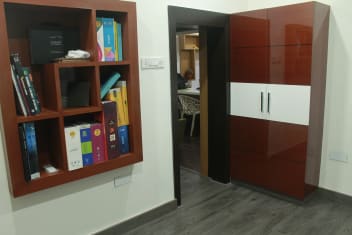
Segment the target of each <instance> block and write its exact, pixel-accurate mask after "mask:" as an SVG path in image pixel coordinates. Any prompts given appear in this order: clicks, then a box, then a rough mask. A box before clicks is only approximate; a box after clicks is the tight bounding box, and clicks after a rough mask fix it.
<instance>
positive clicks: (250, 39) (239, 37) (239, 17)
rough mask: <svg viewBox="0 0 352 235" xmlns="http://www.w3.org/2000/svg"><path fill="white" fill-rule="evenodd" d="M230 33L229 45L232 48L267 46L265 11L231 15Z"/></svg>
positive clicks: (267, 30)
mask: <svg viewBox="0 0 352 235" xmlns="http://www.w3.org/2000/svg"><path fill="white" fill-rule="evenodd" d="M230 32H231V34H230V41H231V45H232V46H234V47H253V46H267V45H268V44H269V21H268V19H267V10H256V11H248V12H243V13H238V14H235V15H232V16H231V17H230Z"/></svg>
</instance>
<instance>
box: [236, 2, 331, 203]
mask: <svg viewBox="0 0 352 235" xmlns="http://www.w3.org/2000/svg"><path fill="white" fill-rule="evenodd" d="M328 26H329V6H326V5H324V4H321V3H318V2H308V3H302V4H295V5H290V6H283V7H276V8H269V9H264V10H255V11H250V12H244V13H239V14H234V15H232V16H231V18H230V31H231V39H230V40H231V83H230V96H231V98H230V100H231V107H230V114H231V116H230V126H231V128H230V155H231V156H230V157H231V178H232V180H236V181H242V182H245V183H249V184H252V185H255V186H259V187H263V188H265V189H269V190H272V191H274V192H278V193H283V194H285V195H288V196H291V197H294V198H297V199H304V198H305V196H306V195H307V194H309V193H310V192H311V191H312V190H314V188H315V187H316V186H318V183H319V171H320V157H321V147H322V135H323V120H324V96H325V78H326V61H327V46H328Z"/></svg>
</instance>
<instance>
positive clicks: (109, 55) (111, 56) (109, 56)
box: [102, 18, 115, 61]
mask: <svg viewBox="0 0 352 235" xmlns="http://www.w3.org/2000/svg"><path fill="white" fill-rule="evenodd" d="M102 21H103V32H104V55H105V61H115V34H114V19H113V18H102Z"/></svg>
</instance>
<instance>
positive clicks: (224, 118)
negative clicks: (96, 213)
mask: <svg viewBox="0 0 352 235" xmlns="http://www.w3.org/2000/svg"><path fill="white" fill-rule="evenodd" d="M168 15H169V43H170V45H169V47H170V78H171V81H170V84H171V112H172V136H173V140H174V141H173V169H174V193H175V198H176V199H177V203H178V205H181V184H180V156H179V150H178V145H177V143H176V141H175V140H176V139H177V137H176V128H177V120H178V110H177V109H178V106H177V55H176V29H177V27H180V26H183V25H186V26H198V27H199V28H200V29H202V31H203V30H205V32H206V40H202V39H201V40H200V43H202V41H203V42H205V43H206V48H207V50H206V54H207V61H208V69H207V75H208V76H207V77H208V97H207V98H208V129H207V130H208V176H209V177H210V178H212V179H214V180H216V181H219V182H221V183H229V182H230V166H229V162H230V157H229V134H228V132H229V131H228V126H229V125H228V123H229V121H228V110H229V105H228V103H229V102H228V101H229V96H228V94H229V85H228V82H229V15H227V14H223V13H216V12H209V11H203V10H195V9H190V8H184V7H175V6H168ZM201 33H202V32H201ZM201 46H202V45H201ZM202 128H204V127H202Z"/></svg>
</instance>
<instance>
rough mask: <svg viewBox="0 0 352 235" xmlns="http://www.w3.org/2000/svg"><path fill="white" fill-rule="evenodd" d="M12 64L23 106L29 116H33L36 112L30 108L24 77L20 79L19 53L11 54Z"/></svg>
mask: <svg viewBox="0 0 352 235" xmlns="http://www.w3.org/2000/svg"><path fill="white" fill-rule="evenodd" d="M10 62H11V68H12V71H13V74H14V76H15V78H16V80H17V84H18V88H19V91H20V93H21V96H22V100H23V104H24V107H25V109H26V113H27V115H31V114H33V113H32V112H31V111H33V112H34V110H33V109H32V110H31V108H30V106H29V102H28V93H27V90H26V89H25V88H26V86H25V82H24V79H23V77H22V78H21V77H20V70H21V68H22V65H21V61H20V57H19V54H18V53H14V54H11V56H10Z"/></svg>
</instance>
